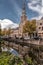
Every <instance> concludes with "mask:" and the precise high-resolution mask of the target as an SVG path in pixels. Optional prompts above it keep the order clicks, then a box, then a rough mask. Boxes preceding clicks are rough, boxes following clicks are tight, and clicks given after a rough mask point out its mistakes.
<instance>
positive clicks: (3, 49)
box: [2, 47, 19, 56]
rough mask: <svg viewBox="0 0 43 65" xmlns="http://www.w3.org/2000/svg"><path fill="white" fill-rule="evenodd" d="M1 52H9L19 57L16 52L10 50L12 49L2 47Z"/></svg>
mask: <svg viewBox="0 0 43 65" xmlns="http://www.w3.org/2000/svg"><path fill="white" fill-rule="evenodd" d="M2 51H9V52H11V53H12V54H14V55H17V56H18V55H19V54H18V52H17V51H16V50H14V49H12V48H9V49H8V48H6V47H2Z"/></svg>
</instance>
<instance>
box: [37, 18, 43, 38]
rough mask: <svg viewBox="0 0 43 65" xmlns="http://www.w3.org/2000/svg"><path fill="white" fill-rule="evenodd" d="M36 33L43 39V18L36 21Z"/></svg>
mask: <svg viewBox="0 0 43 65" xmlns="http://www.w3.org/2000/svg"><path fill="white" fill-rule="evenodd" d="M36 31H37V33H38V36H39V37H41V38H43V18H41V19H40V20H37V21H36Z"/></svg>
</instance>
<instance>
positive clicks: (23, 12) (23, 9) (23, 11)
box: [22, 0, 26, 15]
mask: <svg viewBox="0 0 43 65" xmlns="http://www.w3.org/2000/svg"><path fill="white" fill-rule="evenodd" d="M22 15H26V0H23V8H22Z"/></svg>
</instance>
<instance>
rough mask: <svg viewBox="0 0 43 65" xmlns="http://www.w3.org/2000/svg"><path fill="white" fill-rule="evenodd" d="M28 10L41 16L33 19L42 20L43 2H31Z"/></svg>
mask: <svg viewBox="0 0 43 65" xmlns="http://www.w3.org/2000/svg"><path fill="white" fill-rule="evenodd" d="M28 8H29V9H31V10H33V11H35V12H37V13H38V14H39V16H37V17H33V18H35V19H40V18H41V17H42V16H43V0H30V2H28ZM33 18H32V19H33Z"/></svg>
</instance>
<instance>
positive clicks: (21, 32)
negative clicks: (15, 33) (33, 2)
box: [19, 0, 27, 36]
mask: <svg viewBox="0 0 43 65" xmlns="http://www.w3.org/2000/svg"><path fill="white" fill-rule="evenodd" d="M26 21H27V16H26V0H23V8H22V15H21V20H20V24H19V35H21V36H22V35H23V26H24V25H25V23H26Z"/></svg>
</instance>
